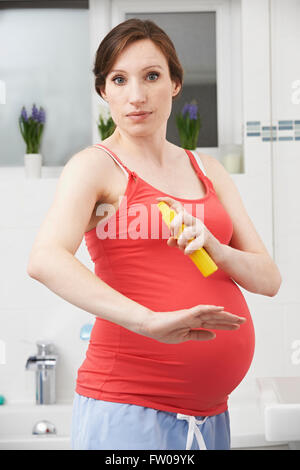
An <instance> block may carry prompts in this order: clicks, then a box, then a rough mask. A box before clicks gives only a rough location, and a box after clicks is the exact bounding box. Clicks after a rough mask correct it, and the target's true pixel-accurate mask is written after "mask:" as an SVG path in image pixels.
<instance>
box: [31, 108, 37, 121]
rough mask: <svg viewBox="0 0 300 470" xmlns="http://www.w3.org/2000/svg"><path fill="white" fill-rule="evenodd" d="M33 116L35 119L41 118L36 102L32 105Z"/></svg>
mask: <svg viewBox="0 0 300 470" xmlns="http://www.w3.org/2000/svg"><path fill="white" fill-rule="evenodd" d="M31 117H32V119H33V120H34V121H38V120H39V112H38V109H37V107H36V105H35V104H34V105H33V106H32V112H31Z"/></svg>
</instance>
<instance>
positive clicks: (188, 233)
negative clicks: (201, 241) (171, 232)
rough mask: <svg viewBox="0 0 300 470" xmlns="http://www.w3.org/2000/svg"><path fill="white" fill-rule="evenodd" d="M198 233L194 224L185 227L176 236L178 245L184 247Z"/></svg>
mask: <svg viewBox="0 0 300 470" xmlns="http://www.w3.org/2000/svg"><path fill="white" fill-rule="evenodd" d="M198 235H199V233H198V230H197V228H196V227H195V226H194V225H190V226H189V227H185V228H184V230H183V232H182V233H181V234H180V236H179V237H178V246H179V247H181V248H184V247H185V246H186V245H187V244H188V243H189V242H190V241H192V240H193V239H194V238H195V237H196V236H198Z"/></svg>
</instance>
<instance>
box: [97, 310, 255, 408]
mask: <svg viewBox="0 0 300 470" xmlns="http://www.w3.org/2000/svg"><path fill="white" fill-rule="evenodd" d="M224 306H225V305H224ZM225 307H226V306H225ZM228 307H230V306H229V305H228ZM228 310H229V311H232V308H231V309H228ZM236 313H237V312H236ZM238 313H239V314H240V315H242V316H245V317H246V318H247V321H246V322H245V323H244V324H243V325H241V326H240V328H239V329H238V330H234V331H222V330H214V331H215V333H216V337H215V339H213V340H210V341H187V342H184V343H180V344H165V343H160V342H158V341H156V340H153V339H151V338H146V337H144V336H141V335H136V334H134V333H132V332H130V331H129V330H127V329H125V328H122V327H120V326H118V325H115V324H112V323H110V322H107V321H105V320H100V319H99V320H97V321H96V324H95V326H94V329H93V334H92V340H91V343H90V347H89V352H88V357H89V369H90V370H91V372H92V373H93V376H94V377H95V372H96V371H95V368H96V369H97V370H98V374H99V379H100V383H101V390H102V392H103V393H105V394H107V395H106V396H107V397H110V396H111V397H114V399H115V397H116V396H117V397H122V396H123V397H126V399H127V400H128V402H130V399H131V398H132V397H134V400H136V398H137V397H138V402H139V403H143V400H144V399H145V400H146V402H150V400H151V403H154V405H153V406H156V407H157V408H158V409H160V408H161V409H171V408H174V409H177V408H180V407H181V408H184V409H186V410H191V413H193V414H195V415H203V413H204V414H205V412H206V414H209V413H210V411H211V410H215V409H216V407H217V406H219V405H221V404H224V403H226V402H227V398H228V395H229V394H230V393H231V392H232V391H233V390H234V389H235V388H236V387H237V386H238V385H239V383H240V382H241V381H242V379H243V377H244V376H245V375H246V373H247V371H248V369H249V367H250V365H251V361H252V358H253V353H254V328H253V324H252V320H251V316H250V313H249V310H248V307H247V304H246V302H245V301H243V302H241V303H240V308H239V310H238ZM96 375H97V372H96ZM156 404H157V405H156ZM211 414H214V413H213V412H212V413H211Z"/></svg>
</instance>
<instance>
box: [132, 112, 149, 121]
mask: <svg viewBox="0 0 300 470" xmlns="http://www.w3.org/2000/svg"><path fill="white" fill-rule="evenodd" d="M150 114H152V113H142V114H128V115H127V117H128V118H130V119H132V120H133V121H143V120H144V119H147V117H148V116H150Z"/></svg>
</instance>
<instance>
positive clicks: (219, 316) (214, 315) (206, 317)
mask: <svg viewBox="0 0 300 470" xmlns="http://www.w3.org/2000/svg"><path fill="white" fill-rule="evenodd" d="M200 318H201V320H202V321H204V322H205V321H209V322H218V321H222V322H224V323H244V322H245V321H246V318H245V317H239V316H238V315H234V314H232V313H229V312H226V311H225V310H224V311H222V312H217V311H216V312H211V313H202V315H201V316H200Z"/></svg>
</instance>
